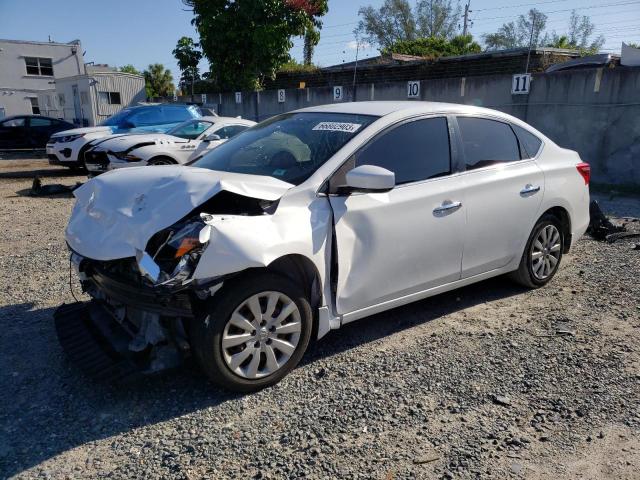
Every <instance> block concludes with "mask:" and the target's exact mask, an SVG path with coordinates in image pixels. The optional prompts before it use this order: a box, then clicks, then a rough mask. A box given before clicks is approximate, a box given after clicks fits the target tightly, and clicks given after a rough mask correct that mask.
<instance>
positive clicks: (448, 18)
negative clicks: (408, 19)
mask: <svg viewBox="0 0 640 480" xmlns="http://www.w3.org/2000/svg"><path fill="white" fill-rule="evenodd" d="M460 13H461V7H460V3H459V2H457V3H456V4H455V5H454V4H453V3H452V2H451V0H423V1H421V2H418V4H417V15H416V16H417V24H418V34H419V35H420V36H421V37H442V38H452V37H454V36H455V35H456V34H457V33H458V31H459V27H458V24H459V23H460Z"/></svg>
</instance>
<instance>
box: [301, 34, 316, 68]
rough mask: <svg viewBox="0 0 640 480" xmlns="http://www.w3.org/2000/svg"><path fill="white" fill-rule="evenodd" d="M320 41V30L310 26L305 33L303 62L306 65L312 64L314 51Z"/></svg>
mask: <svg viewBox="0 0 640 480" xmlns="http://www.w3.org/2000/svg"><path fill="white" fill-rule="evenodd" d="M318 42H320V31H319V30H317V29H316V28H315V27H310V28H308V29H307V31H306V32H305V34H304V50H303V54H302V56H303V58H304V60H303V63H304V64H305V65H311V63H312V61H313V51H314V50H315V48H316V45H318Z"/></svg>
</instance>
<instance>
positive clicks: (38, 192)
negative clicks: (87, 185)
mask: <svg viewBox="0 0 640 480" xmlns="http://www.w3.org/2000/svg"><path fill="white" fill-rule="evenodd" d="M81 185H82V183H80V182H78V183H76V184H75V185H73V186H68V185H62V184H59V183H54V184H51V185H42V180H40V177H38V176H36V177H35V178H34V179H33V183H32V184H31V192H30V195H31V196H33V197H42V196H46V195H62V194H70V193H71V192H73V191H74V190H75V189H76V188H78V187H79V186H81Z"/></svg>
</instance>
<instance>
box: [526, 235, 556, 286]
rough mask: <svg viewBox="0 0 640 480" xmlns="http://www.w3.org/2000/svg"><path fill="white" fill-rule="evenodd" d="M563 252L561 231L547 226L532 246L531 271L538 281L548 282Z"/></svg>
mask: <svg viewBox="0 0 640 480" xmlns="http://www.w3.org/2000/svg"><path fill="white" fill-rule="evenodd" d="M561 250H562V242H561V236H560V231H559V230H558V228H557V227H556V226H555V225H545V226H544V227H543V228H542V229H540V231H539V232H538V235H536V238H535V240H534V241H533V244H532V245H531V271H532V273H533V275H534V276H535V277H536V278H537V279H538V280H546V279H547V278H549V277H550V276H551V275H553V273H554V272H555V270H556V268H557V266H558V263H559V262H560V255H561Z"/></svg>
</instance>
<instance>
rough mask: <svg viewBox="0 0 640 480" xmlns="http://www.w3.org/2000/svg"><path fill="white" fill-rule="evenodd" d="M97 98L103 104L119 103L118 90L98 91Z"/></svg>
mask: <svg viewBox="0 0 640 480" xmlns="http://www.w3.org/2000/svg"><path fill="white" fill-rule="evenodd" d="M98 100H100V103H102V104H105V105H121V104H122V102H121V101H120V92H98Z"/></svg>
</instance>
